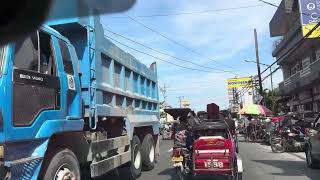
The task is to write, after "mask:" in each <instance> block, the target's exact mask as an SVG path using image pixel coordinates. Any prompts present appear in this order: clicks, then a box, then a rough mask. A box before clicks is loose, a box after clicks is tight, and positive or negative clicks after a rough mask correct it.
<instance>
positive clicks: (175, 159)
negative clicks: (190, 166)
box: [171, 156, 183, 162]
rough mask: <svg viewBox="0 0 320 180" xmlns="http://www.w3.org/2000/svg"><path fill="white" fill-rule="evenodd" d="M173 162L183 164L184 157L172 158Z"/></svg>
mask: <svg viewBox="0 0 320 180" xmlns="http://www.w3.org/2000/svg"><path fill="white" fill-rule="evenodd" d="M171 160H172V161H173V162H182V161H183V156H180V157H172V159H171Z"/></svg>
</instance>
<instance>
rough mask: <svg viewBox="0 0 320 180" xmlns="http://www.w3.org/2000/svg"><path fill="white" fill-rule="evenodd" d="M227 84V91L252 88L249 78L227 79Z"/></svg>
mask: <svg viewBox="0 0 320 180" xmlns="http://www.w3.org/2000/svg"><path fill="white" fill-rule="evenodd" d="M227 82H228V89H231V88H238V87H252V78H251V77H244V78H233V79H228V81H227Z"/></svg>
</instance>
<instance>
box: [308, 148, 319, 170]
mask: <svg viewBox="0 0 320 180" xmlns="http://www.w3.org/2000/svg"><path fill="white" fill-rule="evenodd" d="M306 161H307V165H308V167H309V168H312V169H318V168H319V165H320V163H319V160H317V159H315V158H314V157H313V155H312V152H311V149H310V147H309V146H307V148H306Z"/></svg>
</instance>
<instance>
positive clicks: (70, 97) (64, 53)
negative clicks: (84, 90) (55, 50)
mask: <svg viewBox="0 0 320 180" xmlns="http://www.w3.org/2000/svg"><path fill="white" fill-rule="evenodd" d="M58 44H59V48H60V52H61V59H62V63H63V70H64V72H65V73H64V74H63V78H66V81H67V87H66V88H63V90H62V91H64V92H62V94H65V95H66V102H65V104H66V108H67V112H66V113H67V116H73V117H79V113H78V110H79V109H78V105H77V103H76V102H77V100H75V98H76V95H77V91H76V89H77V88H76V83H75V71H74V66H73V62H72V56H71V52H72V51H71V47H70V46H68V44H67V43H65V42H64V41H62V40H58ZM78 88H79V87H78Z"/></svg>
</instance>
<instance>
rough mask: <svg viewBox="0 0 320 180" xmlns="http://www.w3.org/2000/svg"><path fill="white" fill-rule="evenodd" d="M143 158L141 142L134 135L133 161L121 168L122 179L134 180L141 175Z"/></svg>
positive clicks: (132, 143)
mask: <svg viewBox="0 0 320 180" xmlns="http://www.w3.org/2000/svg"><path fill="white" fill-rule="evenodd" d="M141 169H142V156H141V142H140V140H139V137H138V136H136V135H134V136H133V137H132V142H131V161H130V162H129V163H127V164H125V165H124V166H123V167H120V168H119V169H118V170H119V175H120V179H126V180H134V179H137V178H138V177H139V176H140V175H141Z"/></svg>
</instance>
